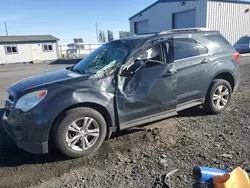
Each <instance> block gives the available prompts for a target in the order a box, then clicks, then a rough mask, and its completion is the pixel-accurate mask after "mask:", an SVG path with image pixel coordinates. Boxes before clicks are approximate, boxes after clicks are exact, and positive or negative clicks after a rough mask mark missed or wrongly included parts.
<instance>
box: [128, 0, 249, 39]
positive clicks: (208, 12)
mask: <svg viewBox="0 0 250 188" xmlns="http://www.w3.org/2000/svg"><path fill="white" fill-rule="evenodd" d="M249 9H250V0H158V1H157V2H155V3H154V4H152V5H150V6H149V7H147V8H145V9H144V10H142V11H140V12H139V13H137V14H135V15H134V16H132V17H131V18H130V19H129V20H130V32H131V34H143V33H152V32H160V31H163V30H168V29H180V28H194V27H206V28H208V29H211V30H219V31H220V32H221V33H222V35H223V36H224V37H225V38H227V39H228V40H229V41H230V42H231V43H232V44H235V43H236V42H237V41H238V40H239V39H240V38H242V37H244V36H249V35H250V11H249Z"/></svg>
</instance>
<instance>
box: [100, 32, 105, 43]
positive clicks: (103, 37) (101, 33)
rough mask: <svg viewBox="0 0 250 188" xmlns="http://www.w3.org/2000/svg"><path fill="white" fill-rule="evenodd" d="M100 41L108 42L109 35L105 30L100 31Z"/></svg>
mask: <svg viewBox="0 0 250 188" xmlns="http://www.w3.org/2000/svg"><path fill="white" fill-rule="evenodd" d="M99 42H102V43H106V42H107V37H106V35H105V32H104V31H99Z"/></svg>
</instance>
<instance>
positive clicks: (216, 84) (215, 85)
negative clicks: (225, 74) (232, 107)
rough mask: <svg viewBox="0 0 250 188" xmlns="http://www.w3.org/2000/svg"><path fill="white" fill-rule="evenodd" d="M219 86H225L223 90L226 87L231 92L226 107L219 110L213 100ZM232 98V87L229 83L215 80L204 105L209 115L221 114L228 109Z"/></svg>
mask: <svg viewBox="0 0 250 188" xmlns="http://www.w3.org/2000/svg"><path fill="white" fill-rule="evenodd" d="M219 86H223V88H224V87H226V88H227V89H228V92H229V96H228V100H227V103H226V105H225V106H224V107H223V108H220V109H218V108H217V107H216V105H215V102H214V100H213V97H214V94H215V92H216V89H217V88H218V87H219ZM231 96H232V87H231V85H230V84H229V82H228V81H226V80H223V79H215V80H213V82H212V83H211V85H210V87H209V89H208V92H207V95H206V99H205V103H204V108H205V110H206V111H207V112H209V113H212V114H219V113H221V112H223V111H224V110H225V109H226V108H227V106H228V105H229V103H230V100H231Z"/></svg>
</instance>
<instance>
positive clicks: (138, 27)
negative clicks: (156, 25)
mask: <svg viewBox="0 0 250 188" xmlns="http://www.w3.org/2000/svg"><path fill="white" fill-rule="evenodd" d="M135 33H136V34H144V33H148V20H145V21H141V22H135Z"/></svg>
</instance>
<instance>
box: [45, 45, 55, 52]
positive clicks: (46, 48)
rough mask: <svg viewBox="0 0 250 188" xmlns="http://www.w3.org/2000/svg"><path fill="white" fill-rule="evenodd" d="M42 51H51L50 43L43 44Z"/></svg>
mask: <svg viewBox="0 0 250 188" xmlns="http://www.w3.org/2000/svg"><path fill="white" fill-rule="evenodd" d="M43 51H44V52H52V51H53V47H52V44H43Z"/></svg>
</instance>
